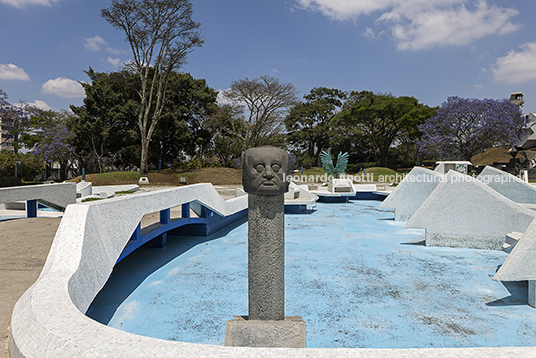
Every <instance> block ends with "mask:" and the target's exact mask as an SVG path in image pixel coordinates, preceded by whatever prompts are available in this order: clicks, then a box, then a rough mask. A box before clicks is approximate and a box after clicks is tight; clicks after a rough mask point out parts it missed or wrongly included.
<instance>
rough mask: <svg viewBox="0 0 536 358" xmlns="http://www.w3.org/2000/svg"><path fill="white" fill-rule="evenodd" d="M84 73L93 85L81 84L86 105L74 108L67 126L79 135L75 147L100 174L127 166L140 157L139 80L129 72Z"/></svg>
mask: <svg viewBox="0 0 536 358" xmlns="http://www.w3.org/2000/svg"><path fill="white" fill-rule="evenodd" d="M85 73H86V74H87V76H88V77H89V79H90V80H91V82H90V83H85V82H82V83H81V84H82V86H83V87H84V90H85V92H86V96H85V98H84V104H83V105H82V106H79V107H77V106H71V110H72V111H73V112H74V114H75V115H76V116H75V117H73V118H70V119H69V121H68V123H67V127H68V128H69V129H70V130H71V131H73V132H74V133H75V134H76V136H75V137H74V138H73V141H72V144H73V146H74V147H75V149H76V152H77V154H78V156H79V160H80V161H81V165H82V166H84V167H86V166H87V165H90V164H91V163H95V164H96V166H97V168H98V171H99V172H100V173H102V171H103V170H104V166H105V164H106V163H108V164H113V165H114V166H120V167H128V166H130V165H132V163H133V161H135V160H137V159H138V158H139V155H136V149H137V147H138V146H137V145H136V143H139V134H138V130H137V125H136V120H137V112H138V110H139V98H138V97H137V94H136V90H135V88H136V86H137V83H136V80H137V77H136V76H135V75H133V74H131V73H129V72H128V71H126V70H123V71H119V72H112V73H104V72H95V71H94V70H93V69H92V68H91V67H90V68H89V70H88V71H85ZM133 147H134V148H133ZM110 162H111V163H110Z"/></svg>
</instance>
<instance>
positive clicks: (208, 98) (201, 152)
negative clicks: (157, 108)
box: [150, 73, 218, 163]
mask: <svg viewBox="0 0 536 358" xmlns="http://www.w3.org/2000/svg"><path fill="white" fill-rule="evenodd" d="M167 91H168V92H169V93H167V94H166V96H167V97H168V98H169V100H168V102H167V104H166V106H164V108H163V110H162V118H161V120H160V122H159V123H158V125H157V127H156V129H155V133H154V135H153V140H152V141H151V147H150V148H151V156H150V158H152V161H153V163H158V161H159V160H162V162H164V163H173V162H174V161H175V160H184V159H185V158H184V156H185V155H190V156H195V155H197V156H198V157H200V158H201V159H204V157H205V156H206V155H207V153H208V151H209V148H210V145H211V140H212V138H213V136H214V133H212V132H211V131H210V130H208V128H206V123H207V121H208V118H209V116H210V115H211V113H213V112H215V111H216V108H217V105H216V98H217V95H218V93H217V91H216V90H214V89H213V88H211V87H209V86H208V85H207V83H206V81H205V80H204V79H194V78H193V77H192V76H191V75H190V74H189V73H173V74H172V75H171V76H170V78H169V84H168V89H167Z"/></svg>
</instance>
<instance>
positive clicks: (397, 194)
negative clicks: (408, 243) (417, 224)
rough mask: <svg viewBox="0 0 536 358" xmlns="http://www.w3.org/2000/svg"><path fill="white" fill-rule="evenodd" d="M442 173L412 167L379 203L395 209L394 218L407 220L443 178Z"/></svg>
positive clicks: (384, 206) (383, 206)
mask: <svg viewBox="0 0 536 358" xmlns="http://www.w3.org/2000/svg"><path fill="white" fill-rule="evenodd" d="M443 177H444V176H443V174H440V173H438V172H434V171H433V170H430V169H426V168H421V167H414V168H413V169H412V170H411V171H410V172H409V173H408V175H407V176H406V177H405V178H404V180H402V182H401V183H400V184H398V186H397V187H396V188H395V189H394V190H393V191H392V192H391V193H390V194H389V196H388V197H387V198H386V199H385V200H384V201H383V202H382V203H381V204H380V207H381V208H393V209H395V220H397V221H399V220H402V221H407V220H409V219H410V218H411V217H412V216H413V214H415V212H416V211H417V209H419V207H420V206H421V205H422V204H423V203H424V201H425V200H426V199H427V198H428V196H429V195H430V194H431V193H432V191H434V189H435V188H436V187H437V186H438V185H439V183H440V182H441V181H442V180H443Z"/></svg>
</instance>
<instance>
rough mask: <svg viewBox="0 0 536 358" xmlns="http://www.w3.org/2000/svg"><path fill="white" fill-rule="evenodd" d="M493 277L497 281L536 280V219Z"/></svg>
mask: <svg viewBox="0 0 536 358" xmlns="http://www.w3.org/2000/svg"><path fill="white" fill-rule="evenodd" d="M493 279H494V280H495V281H524V280H529V281H531V280H536V219H535V220H533V221H532V222H531V224H530V225H529V227H528V228H527V230H526V231H525V232H524V234H523V235H522V236H521V238H520V239H519V240H518V241H517V243H516V244H515V246H514V247H513V249H512V251H511V252H510V254H509V255H508V257H507V258H506V260H505V261H504V264H502V265H501V267H500V268H499V271H497V273H496V274H495V276H493Z"/></svg>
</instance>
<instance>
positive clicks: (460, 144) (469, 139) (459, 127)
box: [419, 97, 528, 160]
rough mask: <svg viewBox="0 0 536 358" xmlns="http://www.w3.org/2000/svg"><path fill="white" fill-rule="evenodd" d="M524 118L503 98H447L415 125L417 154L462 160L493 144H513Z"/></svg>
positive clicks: (520, 132) (517, 109)
mask: <svg viewBox="0 0 536 358" xmlns="http://www.w3.org/2000/svg"><path fill="white" fill-rule="evenodd" d="M527 121H528V120H527V119H526V118H525V117H524V116H523V115H522V113H521V111H520V109H519V108H517V107H516V106H515V105H514V104H513V103H512V102H510V101H509V100H507V99H504V100H493V99H483V100H480V99H471V98H460V97H449V98H448V99H447V102H445V103H443V104H442V105H441V107H440V108H439V109H438V110H437V113H436V115H435V116H433V117H431V118H430V119H428V120H427V121H426V122H425V123H424V124H422V125H420V126H419V130H420V131H421V132H423V136H422V139H421V141H420V142H419V153H420V154H431V155H436V156H437V157H438V159H451V160H452V159H465V160H470V159H471V157H472V156H473V155H474V154H476V153H478V152H480V151H481V150H485V149H488V148H491V147H495V146H511V145H514V144H515V143H516V142H517V141H518V140H519V139H520V137H521V136H522V135H523V127H524V126H525V125H526V124H527Z"/></svg>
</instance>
